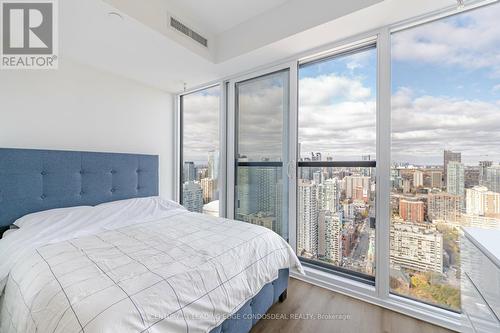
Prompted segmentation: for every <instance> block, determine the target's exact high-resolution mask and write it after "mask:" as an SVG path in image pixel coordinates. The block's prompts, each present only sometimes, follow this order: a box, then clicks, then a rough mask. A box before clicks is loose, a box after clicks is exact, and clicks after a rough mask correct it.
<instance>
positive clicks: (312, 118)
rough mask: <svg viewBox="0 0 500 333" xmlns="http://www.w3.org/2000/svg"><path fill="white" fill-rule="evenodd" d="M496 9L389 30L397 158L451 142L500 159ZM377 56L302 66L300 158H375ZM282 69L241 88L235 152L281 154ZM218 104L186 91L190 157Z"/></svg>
mask: <svg viewBox="0 0 500 333" xmlns="http://www.w3.org/2000/svg"><path fill="white" fill-rule="evenodd" d="M498 17H500V5H499V4H494V5H491V6H487V7H483V8H480V9H477V10H474V11H469V12H464V13H461V14H458V15H455V16H452V17H449V18H446V19H442V20H439V21H436V22H431V23H427V24H425V25H421V26H418V27H414V28H410V29H408V30H403V31H400V32H397V33H395V34H393V36H392V94H393V96H392V150H391V151H392V159H393V161H395V162H409V163H413V164H436V165H439V164H442V159H443V150H444V149H452V150H454V151H460V152H462V160H463V162H464V163H466V164H477V162H478V161H479V160H493V161H494V162H495V163H499V162H500V149H499V147H500V34H499V33H498V28H497V27H498V23H497V22H498ZM376 61H377V59H376V50H375V49H371V50H365V51H362V52H360V53H358V54H351V55H347V56H344V57H339V58H335V59H330V60H326V61H323V62H320V63H314V64H310V65H307V66H304V67H301V68H300V70H299V80H300V81H299V142H300V143H301V152H302V156H305V155H309V154H310V152H312V151H314V152H322V153H323V156H324V157H326V156H331V157H333V159H334V160H358V159H360V158H361V156H362V155H368V154H370V155H371V156H372V158H373V157H374V156H375V145H376V131H375V128H376V93H377V90H376V89H377V88H376ZM286 75H287V73H277V74H274V75H272V76H270V77H265V78H259V79H257V80H254V81H247V82H245V83H242V84H241V85H240V86H239V91H240V97H239V102H240V119H239V121H240V132H239V133H240V135H239V145H238V147H239V149H240V153H241V154H245V155H248V156H250V157H251V158H252V159H260V158H262V157H270V158H271V159H277V160H280V159H282V158H283V156H282V155H281V150H282V149H281V148H282V141H283V140H282V139H281V137H282V135H285V136H286V131H285V132H283V126H282V124H283V122H286V121H287V120H286V118H284V115H283V114H284V113H283V110H287V109H288V105H287V103H286V98H285V97H287V95H286V89H284V88H286V86H285V85H286V81H287V80H286ZM188 101H189V102H188ZM218 107H219V101H218V91H216V90H213V89H212V90H211V91H209V92H201V93H196V94H192V95H188V96H187V97H185V112H184V114H185V121H184V126H185V129H184V140H185V148H184V154H185V159H186V160H187V158H188V157H189V158H191V159H193V160H206V159H207V158H206V156H207V152H208V151H209V150H211V149H215V148H216V147H217V145H218V134H217V133H218V125H217V123H218ZM285 115H286V113H285Z"/></svg>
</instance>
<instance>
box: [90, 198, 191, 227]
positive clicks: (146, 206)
mask: <svg viewBox="0 0 500 333" xmlns="http://www.w3.org/2000/svg"><path fill="white" fill-rule="evenodd" d="M94 208H95V211H94V213H95V214H96V219H99V220H102V221H106V224H107V225H108V226H110V227H111V226H112V225H115V224H120V225H121V224H127V223H136V222H144V221H150V220H155V219H160V218H163V217H166V216H169V215H171V212H172V211H173V210H176V209H183V210H184V207H182V206H181V205H179V204H178V203H176V202H173V201H171V200H167V199H163V198H161V197H146V198H134V199H127V200H119V201H112V202H107V203H103V204H100V205H97V206H95V207H94Z"/></svg>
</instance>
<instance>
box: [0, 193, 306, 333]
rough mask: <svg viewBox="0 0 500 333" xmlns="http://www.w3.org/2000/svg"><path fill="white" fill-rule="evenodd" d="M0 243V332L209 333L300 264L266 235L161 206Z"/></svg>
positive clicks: (119, 211) (31, 222)
mask: <svg viewBox="0 0 500 333" xmlns="http://www.w3.org/2000/svg"><path fill="white" fill-rule="evenodd" d="M25 222H26V223H24V224H23V225H22V227H21V229H19V230H17V231H15V232H13V233H11V234H10V235H9V236H8V237H6V238H5V239H2V240H0V258H1V263H0V281H1V282H0V291H3V293H4V294H3V296H2V299H1V300H0V332H2V333H3V332H19V333H24V332H26V333H28V332H42V333H43V332H64V333H68V332H190V333H194V332H208V331H210V330H211V329H212V328H214V327H216V326H218V325H219V324H220V323H221V322H223V321H224V320H225V319H226V318H227V317H228V316H229V315H231V314H233V313H234V312H236V311H237V310H238V309H239V308H240V307H241V306H243V305H244V304H245V302H246V301H247V300H248V299H250V298H251V297H253V296H255V295H256V294H257V293H258V292H259V290H260V289H261V288H262V287H263V286H264V285H265V284H266V283H269V282H271V281H272V280H274V279H276V278H277V276H278V270H279V269H282V268H289V267H293V266H295V267H297V268H298V270H299V271H301V270H302V268H301V266H300V263H299V261H298V259H297V257H296V256H295V254H294V253H293V251H292V249H291V248H290V246H289V245H288V244H287V243H286V242H285V241H284V240H283V239H282V238H281V237H279V236H278V235H277V234H275V233H274V232H272V231H270V230H268V229H266V228H263V227H259V226H255V225H252V224H248V223H243V222H236V221H231V220H226V219H222V218H213V217H209V216H205V215H201V214H194V213H189V212H187V211H186V210H184V209H182V208H179V207H177V206H175V205H173V204H172V203H171V202H168V201H165V200H161V199H160V198H147V199H134V200H128V201H124V202H118V203H116V204H113V203H112V204H106V205H103V206H98V207H94V208H93V207H81V208H77V209H73V210H69V211H68V210H61V211H55V212H53V213H50V214H45V215H44V214H43V213H42V214H39V216H36V215H35V216H34V217H32V218H28V219H27V220H26V221H25Z"/></svg>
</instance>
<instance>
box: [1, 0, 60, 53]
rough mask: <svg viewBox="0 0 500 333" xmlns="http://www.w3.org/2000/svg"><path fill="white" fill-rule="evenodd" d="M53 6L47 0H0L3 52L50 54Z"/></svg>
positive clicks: (52, 43) (51, 49)
mask: <svg viewBox="0 0 500 333" xmlns="http://www.w3.org/2000/svg"><path fill="white" fill-rule="evenodd" d="M53 5H54V4H53V3H52V2H50V1H45V2H15V1H5V2H2V13H3V15H2V16H3V17H2V31H3V36H2V40H3V45H2V46H3V54H4V55H9V54H11V55H26V54H33V55H35V54H38V55H42V54H52V53H53V51H54V17H53V15H54V11H53Z"/></svg>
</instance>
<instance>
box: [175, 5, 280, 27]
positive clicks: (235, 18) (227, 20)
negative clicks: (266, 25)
mask: <svg viewBox="0 0 500 333" xmlns="http://www.w3.org/2000/svg"><path fill="white" fill-rule="evenodd" d="M287 1H288V0H202V1H200V0H168V1H167V2H170V3H171V4H172V5H174V6H175V7H176V8H181V9H182V10H183V12H186V13H190V14H191V16H192V17H193V18H194V19H196V20H199V21H200V22H202V24H203V25H204V26H207V27H210V30H211V32H212V33H213V34H220V33H221V32H224V31H226V30H229V29H231V28H233V27H235V26H237V25H238V24H240V23H243V22H245V21H247V20H249V19H251V18H253V17H255V16H258V15H259V14H262V13H264V12H266V11H268V10H270V9H273V8H275V7H278V6H280V5H282V4H284V3H285V2H287Z"/></svg>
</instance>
